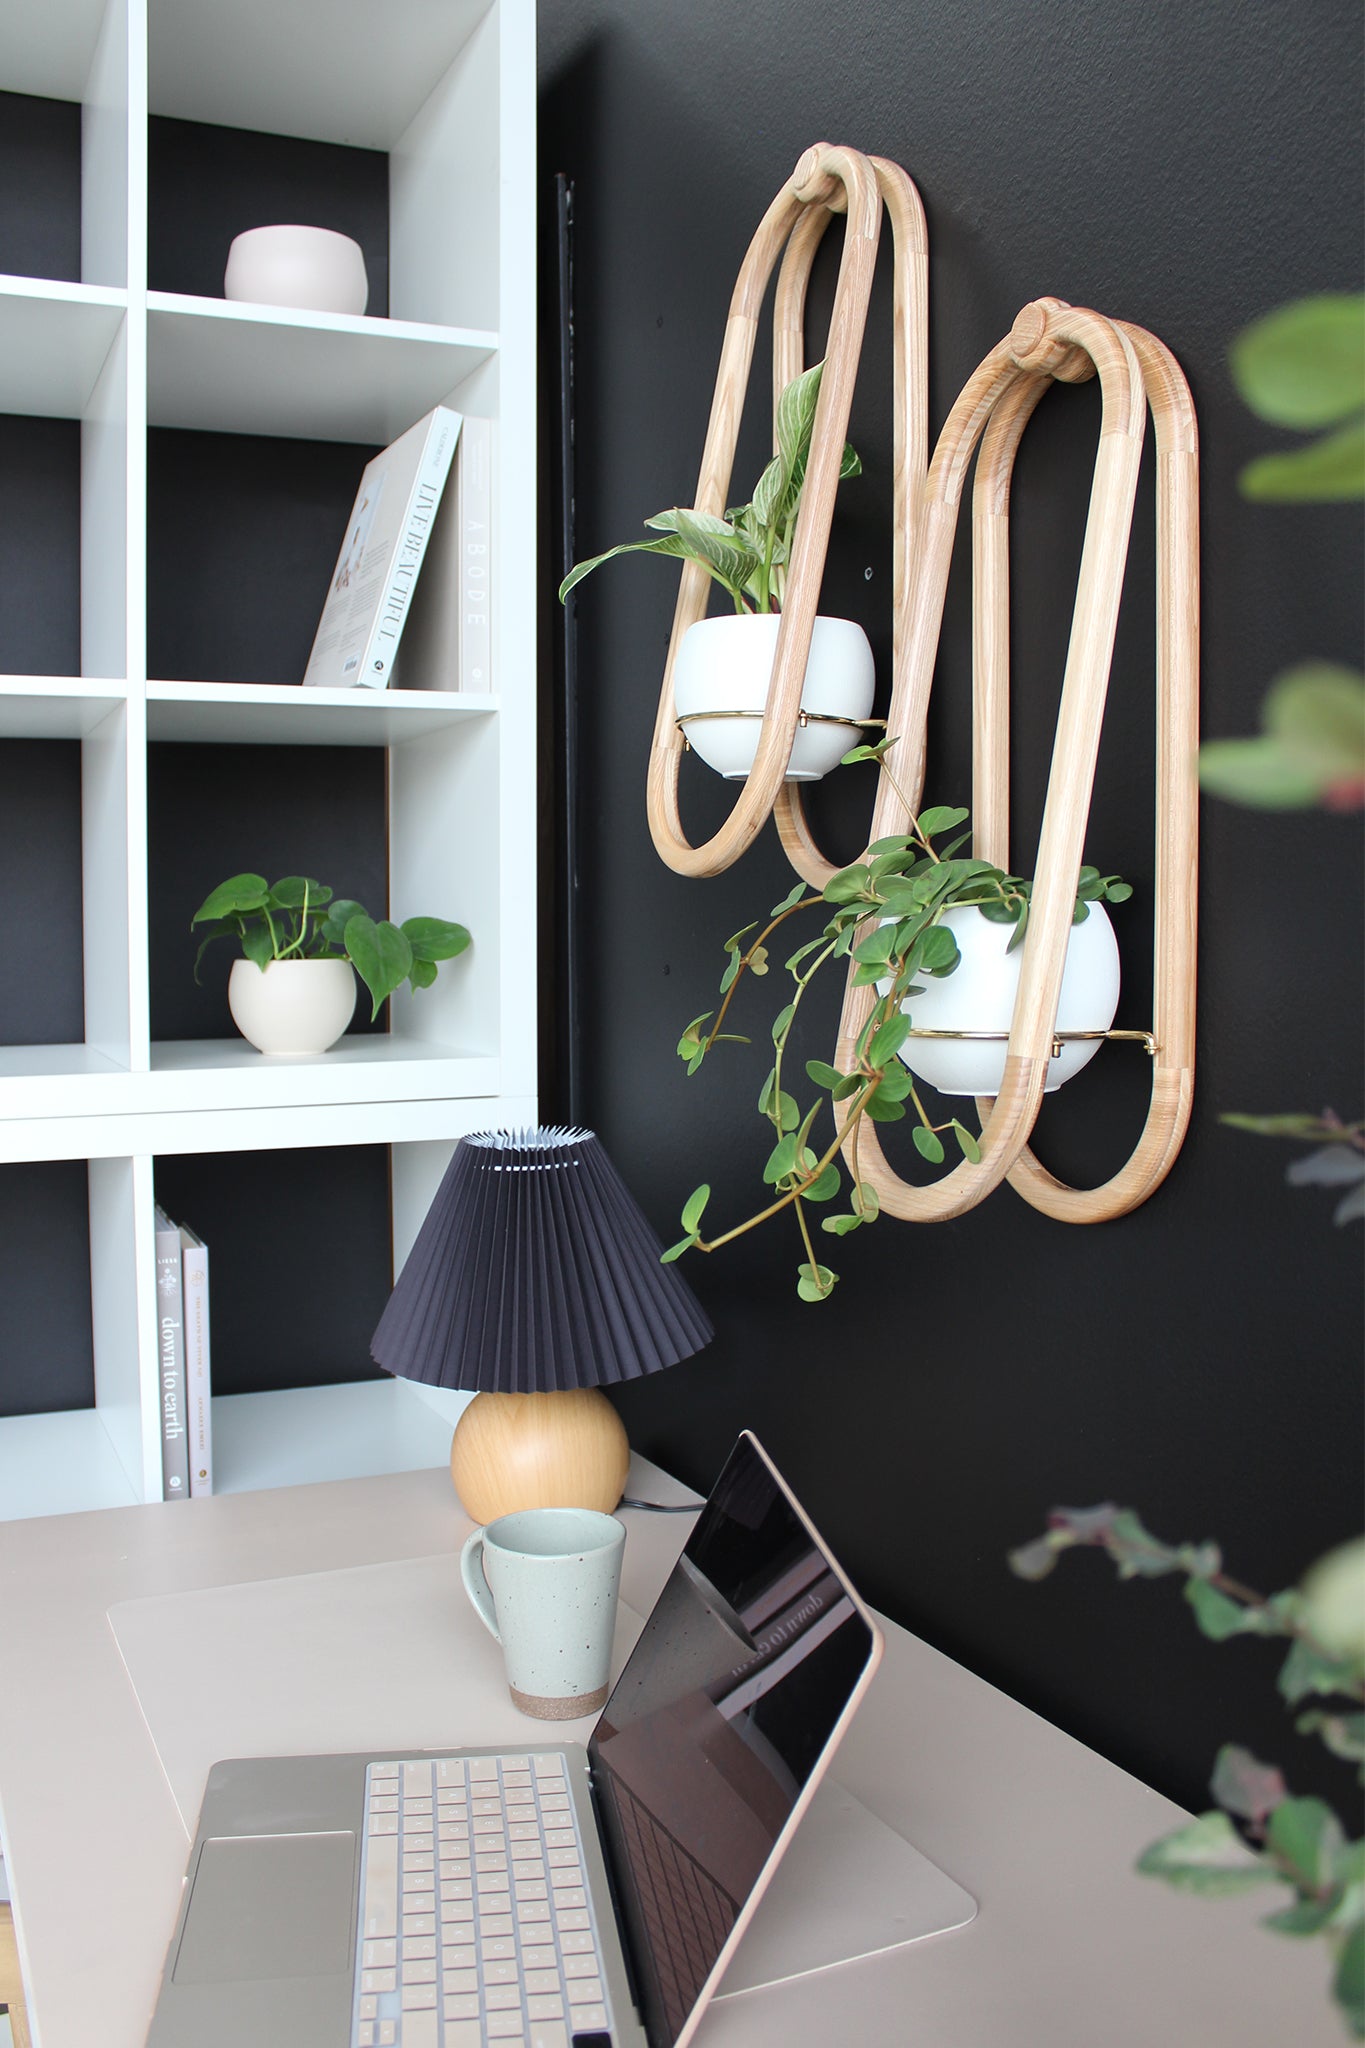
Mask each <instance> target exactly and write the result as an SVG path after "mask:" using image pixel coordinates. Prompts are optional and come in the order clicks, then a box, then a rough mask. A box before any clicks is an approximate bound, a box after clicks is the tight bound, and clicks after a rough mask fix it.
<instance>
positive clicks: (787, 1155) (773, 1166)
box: [763, 1131, 797, 1187]
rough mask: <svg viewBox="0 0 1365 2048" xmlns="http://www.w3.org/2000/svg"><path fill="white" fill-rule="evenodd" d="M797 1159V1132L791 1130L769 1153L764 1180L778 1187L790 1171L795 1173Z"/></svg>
mask: <svg viewBox="0 0 1365 2048" xmlns="http://www.w3.org/2000/svg"><path fill="white" fill-rule="evenodd" d="M796 1160H797V1144H796V1133H795V1132H794V1131H793V1132H789V1133H788V1134H787V1136H785V1137H782V1138H779V1139H778V1141H777V1143H776V1144H775V1145H774V1146H773V1149H772V1151H771V1152H770V1153H769V1154H768V1162H767V1165H766V1166H765V1167H764V1169H763V1178H764V1180H765V1181H767V1182H768V1184H769V1185H770V1186H772V1187H776V1186H777V1184H778V1182H779V1181H782V1180H785V1179H786V1177H787V1175H788V1174H789V1173H795V1171H796Z"/></svg>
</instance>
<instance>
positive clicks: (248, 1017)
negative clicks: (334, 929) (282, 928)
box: [228, 960, 356, 1053]
mask: <svg viewBox="0 0 1365 2048" xmlns="http://www.w3.org/2000/svg"><path fill="white" fill-rule="evenodd" d="M355 996H356V987H355V970H354V969H353V968H352V966H351V963H350V961H349V960H272V961H270V962H269V964H268V965H267V966H265V967H258V966H257V965H256V963H255V961H254V960H234V961H233V963H232V972H231V974H230V975H229V976H228V1008H229V1009H230V1010H231V1012H232V1021H233V1023H234V1024H235V1025H236V1026H237V1029H238V1030H239V1031H240V1032H241V1034H242V1036H243V1038H245V1039H247V1040H249V1042H250V1043H251V1044H252V1045H254V1046H255V1048H256V1050H257V1052H270V1053H289V1052H292V1053H309V1052H326V1051H327V1049H328V1047H329V1046H333V1045H335V1044H336V1042H337V1040H338V1039H339V1038H340V1037H341V1034H342V1033H343V1031H344V1030H345V1029H346V1026H347V1025H348V1024H349V1023H350V1021H351V1016H352V1013H353V1012H354V1010H355Z"/></svg>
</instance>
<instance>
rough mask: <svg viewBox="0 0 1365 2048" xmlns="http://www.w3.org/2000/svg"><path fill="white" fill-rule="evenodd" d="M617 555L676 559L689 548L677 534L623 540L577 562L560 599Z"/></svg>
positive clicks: (565, 580)
mask: <svg viewBox="0 0 1365 2048" xmlns="http://www.w3.org/2000/svg"><path fill="white" fill-rule="evenodd" d="M617 555H670V556H672V558H673V559H674V560H675V561H678V560H682V559H684V558H686V557H687V555H688V549H687V548H686V547H685V546H684V545H683V543H682V541H681V540H680V538H679V537H678V535H677V534H675V533H674V534H665V535H664V536H663V538H662V539H660V540H628V541H622V543H621V545H620V546H619V547H615V548H608V549H607V551H606V553H605V554H603V555H594V556H593V557H592V559H591V561H587V562H576V563H575V564H574V566H573V568H572V569H570V571H569V573H568V575H567V576H566V577H565V578H564V581H563V582H562V583H561V584H560V586H559V601H560V603H561V604H563V603H564V601H565V599H566V598H567V597H568V595H569V592H570V591H571V590H573V589H575V588H576V587H577V585H578V584H580V583H581V582H582V581H583V578H584V577H585V576H590V575H591V574H592V572H593V570H594V569H600V568H601V566H602V564H603V562H610V561H614V560H615V558H616V556H617Z"/></svg>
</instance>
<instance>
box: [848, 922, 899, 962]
mask: <svg viewBox="0 0 1365 2048" xmlns="http://www.w3.org/2000/svg"><path fill="white" fill-rule="evenodd" d="M895 943H896V927H895V926H894V925H893V924H879V925H876V926H874V928H873V929H872V930H871V931H870V932H869V933H868V934H867V936H866V938H863V939H859V941H858V943H857V945H856V946H855V947H854V948H853V957H854V959H855V960H858V961H861V962H862V963H863V964H864V965H871V966H875V967H885V966H886V964H887V962H888V961H889V960H890V958H891V954H892V950H893V949H894V947H895Z"/></svg>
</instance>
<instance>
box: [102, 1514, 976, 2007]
mask: <svg viewBox="0 0 1365 2048" xmlns="http://www.w3.org/2000/svg"><path fill="white" fill-rule="evenodd" d="M108 1618H109V1626H110V1628H111V1630H112V1631H113V1636H114V1641H115V1642H116V1644H117V1645H118V1649H119V1654H120V1655H121V1657H122V1658H123V1662H124V1666H125V1668H126V1670H127V1672H128V1676H129V1679H130V1681H131V1683H132V1687H133V1691H134V1693H135V1695H136V1697H137V1701H138V1705H139V1706H140V1708H141V1710H142V1715H143V1719H144V1720H145V1721H146V1724H147V1728H148V1732H149V1733H150V1735H151V1738H152V1742H153V1744H154V1745H155V1748H156V1752H157V1756H158V1757H159V1759H160V1761H161V1767H162V1769H163V1770H164V1772H165V1774H166V1780H167V1783H168V1784H169V1786H170V1789H171V1793H172V1796H173V1797H174V1799H175V1803H176V1806H177V1808H178V1810H179V1813H180V1818H181V1820H182V1822H183V1823H184V1827H185V1834H186V1843H187V1846H188V1842H189V1841H190V1840H191V1839H192V1838H193V1835H194V1830H195V1821H196V1817H197V1815H198V1812H199V1806H200V1803H201V1801H202V1799H203V1796H204V1785H205V1782H206V1780H207V1778H208V1773H209V1768H210V1766H211V1765H212V1764H214V1763H216V1762H217V1761H218V1760H219V1758H221V1757H235V1756H293V1755H313V1754H317V1753H318V1752H336V1753H342V1752H346V1751H351V1750H361V1751H363V1750H389V1751H392V1750H402V1749H407V1748H411V1749H412V1750H414V1751H417V1750H421V1749H456V1748H459V1747H461V1746H465V1745H467V1746H469V1747H475V1746H485V1745H500V1746H503V1747H506V1748H508V1749H513V1750H515V1749H520V1748H524V1747H525V1746H526V1745H527V1744H528V1743H531V1742H538V1743H554V1742H558V1741H561V1740H562V1741H565V1742H578V1743H581V1742H586V1740H587V1738H588V1736H589V1734H590V1733H591V1730H592V1725H593V1721H594V1719H595V1716H592V1715H588V1716H587V1717H585V1718H584V1719H583V1720H581V1721H554V1722H549V1721H547V1722H536V1721H532V1720H528V1718H527V1717H526V1716H525V1715H524V1714H521V1713H519V1712H518V1711H517V1709H516V1708H515V1707H514V1706H513V1705H512V1702H511V1700H510V1699H509V1698H508V1695H507V1684H506V1679H505V1677H504V1673H503V1667H502V1652H501V1650H500V1649H499V1647H498V1645H497V1644H496V1643H495V1642H494V1641H493V1638H492V1637H491V1636H490V1635H489V1633H488V1631H487V1630H486V1629H485V1628H484V1626H483V1624H482V1623H481V1622H480V1621H479V1620H478V1618H477V1616H476V1615H475V1614H474V1611H473V1609H472V1608H471V1607H470V1605H469V1601H468V1599H467V1598H466V1595H465V1592H464V1588H463V1586H462V1585H461V1583H460V1564H459V1559H458V1557H456V1556H454V1555H451V1554H450V1553H446V1552H442V1553H441V1554H440V1555H438V1556H435V1557H417V1558H404V1559H401V1560H399V1561H397V1562H393V1563H388V1564H370V1565H355V1566H350V1567H348V1568H346V1569H345V1570H341V1571H331V1572H308V1573H302V1574H298V1575H296V1576H294V1577H290V1578H279V1579H255V1580H249V1581H247V1582H246V1583H244V1584H240V1585H231V1586H212V1587H205V1588H203V1589H201V1590H199V1591H196V1592H192V1593H167V1594H157V1595H153V1596H152V1597H150V1598H148V1599H143V1600H124V1601H120V1602H119V1603H118V1604H117V1605H116V1606H114V1607H111V1608H110V1609H109V1616H108ZM643 1625H644V1624H643V1620H642V1617H641V1616H640V1615H639V1614H637V1613H636V1612H635V1610H634V1609H633V1608H632V1607H630V1606H628V1605H627V1603H626V1602H625V1601H624V1600H623V1601H622V1602H621V1603H620V1606H619V1608H618V1612H617V1619H616V1638H615V1642H614V1644H613V1648H612V1667H611V1668H612V1679H613V1682H614V1681H615V1679H616V1677H617V1675H618V1674H619V1672H620V1670H621V1668H622V1666H623V1665H624V1663H625V1660H626V1658H627V1657H628V1656H629V1655H630V1652H631V1650H632V1649H633V1648H634V1645H635V1640H636V1637H637V1636H638V1635H639V1633H640V1630H641V1628H642V1627H643ZM975 1913H976V1905H975V1902H974V1900H972V1899H971V1898H970V1896H969V1895H968V1894H967V1893H966V1892H965V1891H963V1890H962V1889H961V1887H960V1886H959V1885H956V1884H955V1883H954V1882H953V1881H952V1879H951V1878H949V1877H946V1876H945V1875H944V1874H943V1872H942V1871H940V1870H939V1869H938V1868H937V1867H936V1866H935V1865H934V1864H932V1863H930V1862H929V1861H928V1859H927V1858H926V1857H923V1856H921V1855H920V1854H919V1852H918V1850H916V1849H914V1848H912V1847H911V1845H910V1844H909V1843H908V1842H906V1841H904V1840H903V1839H902V1837H901V1836H900V1835H898V1834H896V1833H895V1832H894V1831H893V1830H892V1829H890V1828H888V1827H887V1826H886V1825H885V1824H884V1823H883V1822H882V1821H880V1820H878V1819H877V1817H876V1816H875V1815H874V1814H872V1813H869V1812H868V1810H867V1808H866V1807H864V1806H863V1805H862V1804H861V1803H860V1802H859V1801H858V1800H857V1799H855V1798H854V1796H853V1794H852V1793H851V1792H848V1791H847V1790H846V1789H845V1788H844V1787H843V1786H841V1785H839V1784H838V1783H837V1782H833V1781H831V1780H830V1779H829V1778H826V1780H825V1781H824V1783H823V1784H822V1785H821V1787H820V1789H819V1791H818V1792H817V1793H816V1796H815V1799H814V1800H813V1802H812V1804H811V1808H810V1811H809V1812H808V1814H807V1815H806V1817H805V1819H804V1820H803V1821H802V1823H801V1826H800V1827H799V1828H798V1830H797V1832H796V1835H795V1837H794V1839H793V1842H792V1846H791V1849H790V1850H789V1852H788V1854H787V1855H786V1857H785V1858H784V1859H783V1862H782V1864H781V1866H780V1868H779V1869H778V1871H777V1872H776V1874H775V1876H774V1878H773V1881H772V1884H771V1886H770V1887H769V1889H768V1892H767V1893H766V1894H765V1896H764V1898H763V1900H762V1902H761V1904H760V1906H759V1908H758V1911H757V1912H756V1914H755V1916H754V1920H753V1924H752V1926H751V1927H750V1928H749V1930H748V1932H747V1933H746V1934H745V1937H744V1941H743V1943H742V1945H741V1947H740V1949H739V1951H738V1953H737V1954H736V1956H735V1958H734V1960H733V1962H732V1963H731V1964H730V1966H729V1968H728V1970H727V1972H726V1976H725V1992H724V1994H722V1995H730V1996H733V1995H735V1994H737V1993H740V1992H743V1991H747V1990H753V1989H756V1988H757V1987H758V1986H759V1985H762V1984H772V1983H777V1982H780V1981H782V1980H783V1979H784V1978H787V1977H793V1976H799V1975H803V1974H805V1973H806V1972H808V1971H811V1970H817V1969H823V1968H826V1967H828V1966H829V1965H831V1964H834V1963H841V1962H848V1961H851V1960H853V1959H854V1958H856V1957H861V1956H868V1955H873V1954H877V1953H879V1952H880V1951H882V1950H885V1949H889V1948H897V1947H900V1946H902V1945H903V1944H904V1943H906V1942H909V1941H915V1940H919V1939H921V1938H922V1937H923V1936H925V1935H927V1934H933V1933H939V1932H942V1931H944V1930H946V1929H948V1928H953V1927H961V1926H963V1925H965V1924H966V1922H967V1921H969V1920H971V1919H972V1918H973V1917H974V1916H975Z"/></svg>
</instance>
